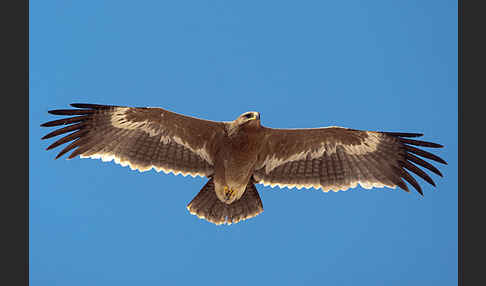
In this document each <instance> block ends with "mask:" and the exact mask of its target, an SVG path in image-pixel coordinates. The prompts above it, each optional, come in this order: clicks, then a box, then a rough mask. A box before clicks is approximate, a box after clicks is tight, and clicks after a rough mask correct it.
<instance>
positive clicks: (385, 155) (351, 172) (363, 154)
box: [41, 103, 447, 224]
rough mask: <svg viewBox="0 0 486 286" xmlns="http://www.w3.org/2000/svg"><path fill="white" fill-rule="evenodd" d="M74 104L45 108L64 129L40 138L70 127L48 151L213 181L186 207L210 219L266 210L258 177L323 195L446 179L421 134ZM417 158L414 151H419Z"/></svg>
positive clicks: (235, 218)
mask: <svg viewBox="0 0 486 286" xmlns="http://www.w3.org/2000/svg"><path fill="white" fill-rule="evenodd" d="M71 106H72V107H75V108H77V109H60V110H51V111H49V113H51V114H54V115H67V116H70V117H65V118H63V119H59V120H54V121H50V122H46V123H44V124H42V125H41V126H45V127H51V126H61V125H67V126H66V127H63V128H61V129H57V130H55V131H53V132H51V133H49V134H47V135H45V136H44V137H42V139H47V138H51V137H55V136H58V135H61V134H65V133H68V132H71V131H73V132H72V133H70V134H68V135H66V136H64V137H62V138H61V139H59V140H57V141H56V142H54V143H53V144H51V145H50V146H49V147H47V150H49V149H52V148H54V147H57V146H59V145H62V144H64V143H68V142H70V141H72V142H71V143H70V144H69V145H67V146H66V147H65V148H64V149H63V150H62V151H61V152H60V153H59V154H58V155H57V157H56V159H57V158H59V157H61V156H62V155H63V154H65V153H66V152H68V151H71V150H73V149H74V151H73V152H72V153H71V154H70V155H69V157H68V159H71V158H74V157H76V156H78V155H79V156H80V157H81V158H92V159H101V160H103V161H104V162H107V161H111V160H114V161H115V163H117V164H121V165H122V166H130V168H131V169H132V170H139V171H140V172H143V171H148V170H150V169H152V168H154V169H155V170H156V171H157V172H160V171H163V172H164V173H173V174H175V175H178V174H182V175H183V176H187V175H191V176H192V177H195V176H201V177H207V178H209V181H208V182H207V183H206V184H205V185H204V186H203V188H202V189H201V191H200V192H199V193H198V194H197V195H196V197H194V199H193V200H192V201H191V202H190V203H189V204H188V206H187V209H188V210H189V212H190V213H191V214H194V215H196V216H198V217H199V218H203V219H206V220H208V221H210V222H212V223H215V224H232V223H237V222H239V221H242V220H245V219H248V218H251V217H254V216H256V215H258V214H260V213H261V212H262V211H263V205H262V202H261V200H260V196H259V195H258V191H257V189H256V187H255V184H256V183H259V184H263V185H265V186H268V185H270V186H272V187H274V186H279V187H280V188H283V187H287V188H294V187H295V188H297V189H301V188H306V189H309V188H315V189H321V190H322V191H324V192H328V191H331V190H332V191H335V192H337V191H340V190H342V191H344V190H347V189H349V188H355V187H356V186H357V185H358V184H359V185H361V186H362V187H363V188H366V189H371V188H373V187H376V188H383V187H389V188H395V187H396V186H398V187H400V188H401V189H403V190H405V191H407V192H409V189H408V187H407V185H406V183H405V182H404V181H403V180H402V179H405V181H407V182H408V183H409V184H410V185H412V186H413V187H414V188H415V189H416V190H417V191H418V192H419V193H420V194H421V195H423V193H422V189H421V187H420V185H419V184H418V182H417V181H416V180H415V179H414V177H412V176H411V175H410V173H409V172H407V170H408V171H410V172H412V173H414V174H416V175H418V176H419V177H421V178H422V179H424V180H425V181H426V182H428V183H430V184H431V185H433V186H435V183H434V181H433V180H432V179H431V178H430V177H429V175H427V174H426V173H425V172H424V171H423V170H422V169H421V168H419V166H421V167H424V168H426V169H428V170H430V171H432V172H433V173H435V174H437V175H439V176H441V177H442V174H441V172H440V171H439V170H438V169H437V168H436V167H434V166H433V165H432V164H430V163H429V162H427V161H424V160H423V159H421V158H419V157H418V156H421V157H424V158H427V159H431V160H433V161H436V162H439V163H442V164H447V163H446V162H445V161H444V160H442V159H441V158H439V157H438V156H436V155H434V154H432V153H429V152H427V151H424V150H421V149H418V148H417V147H414V146H421V147H432V148H440V147H443V146H442V145H439V144H436V143H431V142H425V141H419V140H414V139H410V138H412V137H419V136H422V134H418V133H398V132H375V131H362V130H355V129H349V128H343V127H336V126H331V127H323V128H312V129H274V128H268V127H264V126H262V125H261V123H260V114H259V113H258V112H253V111H251V112H245V113H243V114H242V115H240V116H239V117H238V118H236V119H235V120H233V121H229V122H216V121H209V120H203V119H199V118H194V117H190V116H186V115H182V114H178V113H174V112H171V111H168V110H165V109H162V108H148V107H124V106H111V105H98V104H84V103H74V104H71ZM417 155H418V156H417Z"/></svg>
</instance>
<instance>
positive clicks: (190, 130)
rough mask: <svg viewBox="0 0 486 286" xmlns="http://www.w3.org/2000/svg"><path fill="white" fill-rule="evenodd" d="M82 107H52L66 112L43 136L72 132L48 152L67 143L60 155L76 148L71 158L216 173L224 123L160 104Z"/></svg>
mask: <svg viewBox="0 0 486 286" xmlns="http://www.w3.org/2000/svg"><path fill="white" fill-rule="evenodd" d="M71 106H73V107H76V108H79V109H62V110H51V111H49V113H51V114H55V115H67V116H72V117H67V118H63V119H59V120H54V121H50V122H46V123H44V124H42V125H41V126H46V127H50V126H61V125H68V126H66V127H63V128H61V129H57V130H55V131H53V132H51V133H49V134H47V135H46V136H44V137H43V138H42V139H47V138H51V137H54V136H58V135H61V134H65V133H68V132H71V131H74V132H73V133H70V134H68V135H66V136H64V137H62V138H61V139H59V140H57V141H56V142H54V143H53V144H51V145H50V146H49V147H47V150H49V149H52V148H54V147H57V146H59V145H61V144H64V143H68V142H70V141H72V142H71V143H70V144H69V145H67V146H66V147H65V148H64V149H63V150H62V151H61V152H60V153H59V154H58V155H57V157H56V159H57V158H59V157H61V156H62V155H63V154H65V153H66V152H68V151H71V150H73V149H74V151H73V152H72V153H71V154H70V155H69V157H68V159H71V158H74V157H76V156H78V155H79V156H80V157H81V158H93V159H102V160H103V161H111V160H114V161H115V162H116V163H118V164H121V165H122V166H127V165H128V166H130V168H131V169H132V170H135V169H138V170H139V171H147V170H150V169H151V168H154V169H155V170H157V171H164V172H165V173H169V172H172V173H174V174H176V175H177V174H179V173H181V174H183V175H184V176H185V175H188V174H190V175H192V176H196V175H199V176H208V175H210V174H211V173H212V172H213V160H214V158H213V154H214V153H213V149H214V142H217V140H215V139H217V138H218V136H222V134H224V129H223V126H222V123H219V122H214V121H207V120H202V119H197V118H194V117H189V116H184V115H181V114H177V113H173V112H170V111H167V110H164V109H161V108H141V107H122V106H109V105H96V104H82V103H75V104H71Z"/></svg>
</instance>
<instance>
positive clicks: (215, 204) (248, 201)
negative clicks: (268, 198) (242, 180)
mask: <svg viewBox="0 0 486 286" xmlns="http://www.w3.org/2000/svg"><path fill="white" fill-rule="evenodd" d="M187 209H188V210H189V212H190V213H191V214H193V215H196V216H197V217H199V218H202V219H205V220H207V221H209V222H212V223H214V224H218V225H219V224H232V223H238V222H240V221H242V220H246V219H249V218H252V217H254V216H257V215H258V214H260V213H261V212H263V205H262V201H261V200H260V196H259V195H258V191H257V189H256V187H255V185H254V184H253V182H251V181H250V182H249V183H248V186H247V187H246V190H245V192H244V193H243V196H242V197H241V198H240V199H239V200H237V201H234V202H233V203H231V204H229V205H228V204H226V203H223V202H222V201H220V200H219V199H218V197H217V196H216V192H215V191H214V182H213V179H212V178H211V179H210V180H209V181H208V182H207V183H206V185H204V187H203V188H202V189H201V191H199V193H198V194H197V195H196V196H195V197H194V199H192V201H191V202H190V203H189V204H188V205H187Z"/></svg>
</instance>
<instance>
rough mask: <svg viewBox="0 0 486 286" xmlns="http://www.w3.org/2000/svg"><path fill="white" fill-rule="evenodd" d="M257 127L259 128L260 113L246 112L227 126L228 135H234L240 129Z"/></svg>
mask: <svg viewBox="0 0 486 286" xmlns="http://www.w3.org/2000/svg"><path fill="white" fill-rule="evenodd" d="M243 126H248V127H259V126H260V113H258V112H256V111H248V112H245V113H243V114H241V115H240V116H238V118H236V119H235V120H233V121H232V122H230V123H229V125H228V127H229V128H228V131H229V135H233V134H235V133H236V132H237V131H238V130H240V128H241V127H243Z"/></svg>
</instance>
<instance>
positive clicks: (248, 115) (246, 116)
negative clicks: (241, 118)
mask: <svg viewBox="0 0 486 286" xmlns="http://www.w3.org/2000/svg"><path fill="white" fill-rule="evenodd" d="M252 117H253V113H247V114H245V118H248V119H250V118H252Z"/></svg>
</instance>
